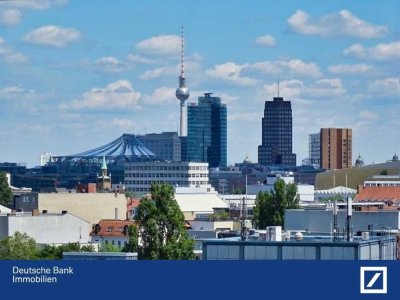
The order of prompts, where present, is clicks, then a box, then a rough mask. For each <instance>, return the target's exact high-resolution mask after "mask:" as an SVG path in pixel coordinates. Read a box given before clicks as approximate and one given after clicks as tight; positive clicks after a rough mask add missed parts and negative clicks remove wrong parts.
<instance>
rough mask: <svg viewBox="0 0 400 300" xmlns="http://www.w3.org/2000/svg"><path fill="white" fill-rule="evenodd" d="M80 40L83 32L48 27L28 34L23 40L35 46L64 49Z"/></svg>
mask: <svg viewBox="0 0 400 300" xmlns="http://www.w3.org/2000/svg"><path fill="white" fill-rule="evenodd" d="M80 38H81V32H80V31H78V30H76V29H73V28H62V27H58V26H55V25H47V26H42V27H39V28H36V29H34V30H32V31H30V32H28V33H27V34H26V35H25V36H24V38H23V40H24V41H25V42H28V43H31V44H35V45H43V46H53V47H59V48H63V47H66V46H67V45H68V44H69V43H71V42H75V41H77V40H79V39H80Z"/></svg>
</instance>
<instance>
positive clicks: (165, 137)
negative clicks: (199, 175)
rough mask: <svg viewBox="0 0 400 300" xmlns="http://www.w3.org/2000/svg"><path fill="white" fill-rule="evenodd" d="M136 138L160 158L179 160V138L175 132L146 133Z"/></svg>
mask: <svg viewBox="0 0 400 300" xmlns="http://www.w3.org/2000/svg"><path fill="white" fill-rule="evenodd" d="M136 138H137V139H138V140H139V141H141V142H142V143H143V145H144V146H145V147H147V148H148V149H149V150H151V151H152V152H153V153H154V154H155V155H157V156H158V157H159V158H160V159H165V160H169V161H181V140H180V138H179V137H178V133H177V132H162V133H148V134H145V135H137V136H136Z"/></svg>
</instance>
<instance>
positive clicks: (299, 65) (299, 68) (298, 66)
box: [280, 59, 321, 77]
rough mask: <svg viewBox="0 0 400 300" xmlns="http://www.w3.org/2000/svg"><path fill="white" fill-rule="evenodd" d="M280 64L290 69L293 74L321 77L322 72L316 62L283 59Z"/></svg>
mask: <svg viewBox="0 0 400 300" xmlns="http://www.w3.org/2000/svg"><path fill="white" fill-rule="evenodd" d="M280 64H281V65H282V66H284V67H286V68H288V69H289V72H291V73H292V74H293V75H303V76H309V77H320V76H321V72H320V71H319V68H318V66H317V65H316V64H315V63H305V62H303V61H302V60H300V59H292V60H289V61H281V62H280Z"/></svg>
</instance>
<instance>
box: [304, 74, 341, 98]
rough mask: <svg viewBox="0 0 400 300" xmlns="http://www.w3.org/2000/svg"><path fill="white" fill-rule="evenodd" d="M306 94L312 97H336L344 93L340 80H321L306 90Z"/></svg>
mask: <svg viewBox="0 0 400 300" xmlns="http://www.w3.org/2000/svg"><path fill="white" fill-rule="evenodd" d="M306 92H307V93H308V94H309V95H310V96H313V97H338V96H343V95H344V94H345V93H346V89H345V88H344V87H343V84H342V81H341V80H340V78H329V79H321V80H318V81H316V82H315V84H314V85H312V86H310V87H309V88H307V90H306Z"/></svg>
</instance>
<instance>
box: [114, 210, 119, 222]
mask: <svg viewBox="0 0 400 300" xmlns="http://www.w3.org/2000/svg"><path fill="white" fill-rule="evenodd" d="M114 213H115V220H118V207H116V208H115V209H114Z"/></svg>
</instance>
